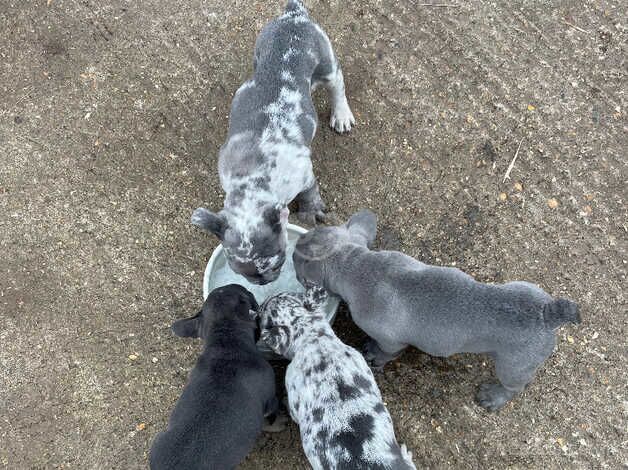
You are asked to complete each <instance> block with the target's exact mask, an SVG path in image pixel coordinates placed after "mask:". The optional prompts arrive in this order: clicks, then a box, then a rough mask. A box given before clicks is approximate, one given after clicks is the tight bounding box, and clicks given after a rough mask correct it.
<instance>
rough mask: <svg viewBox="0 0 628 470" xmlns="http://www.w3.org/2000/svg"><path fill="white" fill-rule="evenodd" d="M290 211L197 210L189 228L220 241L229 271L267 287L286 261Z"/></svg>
mask: <svg viewBox="0 0 628 470" xmlns="http://www.w3.org/2000/svg"><path fill="white" fill-rule="evenodd" d="M288 214H289V210H288V208H286V207H280V206H275V205H265V206H262V207H260V208H257V209H256V210H255V211H254V213H250V214H249V213H244V212H242V211H237V212H234V213H232V212H231V211H227V210H222V211H220V212H219V213H218V214H215V213H213V212H210V211H208V210H207V209H203V208H198V209H196V210H195V211H194V213H193V214H192V224H194V225H196V226H198V227H200V228H202V229H203V230H205V231H207V232H210V233H213V234H214V235H216V236H217V237H218V238H219V239H220V240H221V241H222V246H223V248H224V250H225V255H226V257H227V261H228V263H229V266H230V267H231V269H232V270H233V271H234V272H236V273H238V274H240V275H242V276H244V277H245V278H246V280H247V281H249V282H251V283H253V284H260V285H263V284H268V283H269V282H272V281H274V280H275V279H277V278H278V277H279V274H280V272H281V267H282V266H283V263H284V261H285V259H286V240H287V229H286V227H287V224H288Z"/></svg>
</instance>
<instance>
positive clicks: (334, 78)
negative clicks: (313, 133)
mask: <svg viewBox="0 0 628 470" xmlns="http://www.w3.org/2000/svg"><path fill="white" fill-rule="evenodd" d="M325 86H326V88H327V89H328V90H329V93H330V95H331V100H332V104H331V107H332V109H331V119H330V120H329V125H330V126H331V128H332V129H334V130H335V131H336V132H339V133H341V134H342V133H343V132H349V131H350V130H351V126H353V125H355V118H354V117H353V113H352V112H351V108H349V103H348V102H347V96H346V94H345V80H344V77H343V75H342V69H341V68H340V66H338V67H337V68H336V71H335V72H334V73H332V74H331V75H329V76H328V77H327V81H326V83H325Z"/></svg>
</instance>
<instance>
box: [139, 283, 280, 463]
mask: <svg viewBox="0 0 628 470" xmlns="http://www.w3.org/2000/svg"><path fill="white" fill-rule="evenodd" d="M257 308H258V305H257V302H256V301H255V298H254V297H253V295H252V294H251V293H250V292H249V291H247V290H246V289H245V288H244V287H242V286H239V285H236V284H231V285H228V286H225V287H220V288H218V289H215V290H214V291H212V292H211V293H210V294H209V296H208V297H207V299H206V300H205V304H204V305H203V309H202V310H201V311H200V312H199V313H198V314H197V315H195V316H193V317H191V318H187V319H184V320H179V321H177V322H175V323H174V324H173V325H172V330H173V331H174V333H175V334H176V335H177V336H182V337H194V338H197V337H201V338H203V340H204V341H205V348H204V350H203V352H202V353H201V355H200V357H199V359H198V361H197V362H196V365H195V366H194V368H193V369H192V372H191V373H190V376H189V379H188V383H187V384H186V386H185V388H184V389H183V393H182V394H181V397H180V398H179V400H178V401H177V403H176V405H175V407H174V410H173V411H172V414H171V415H170V420H169V422H168V427H167V429H166V431H164V432H161V433H159V434H158V435H157V437H155V440H154V441H153V445H152V447H151V451H150V468H151V469H152V470H162V469H163V470H166V469H168V470H174V469H185V470H192V469H211V470H227V469H233V468H235V467H236V466H237V465H238V464H239V463H240V462H241V461H242V460H243V459H244V457H246V455H247V454H248V453H249V451H250V450H251V448H252V447H253V445H254V443H255V440H256V439H257V437H258V435H259V434H260V432H261V431H262V427H263V425H264V417H265V416H269V415H273V414H274V413H275V412H276V411H277V408H278V400H277V398H276V396H275V376H274V372H273V369H272V367H271V366H270V364H269V363H268V362H267V361H266V360H265V359H264V358H263V357H262V355H261V353H260V352H259V350H258V349H257V346H256V344H255V343H256V340H257V339H258V338H257V336H258V333H259V328H258V325H257V321H256V319H255V317H254V316H251V315H250V312H251V311H255V310H257Z"/></svg>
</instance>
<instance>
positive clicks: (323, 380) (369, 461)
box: [260, 289, 415, 470]
mask: <svg viewBox="0 0 628 470" xmlns="http://www.w3.org/2000/svg"><path fill="white" fill-rule="evenodd" d="M324 294H325V293H324V291H323V290H322V289H311V290H309V291H308V292H307V293H305V294H291V293H282V294H278V295H276V296H274V297H271V298H270V299H268V300H267V301H266V302H264V305H263V306H262V308H261V309H260V326H261V328H262V339H264V340H265V341H266V343H267V344H268V345H269V346H270V347H271V348H272V349H273V350H274V351H275V352H276V353H278V354H282V355H283V356H285V357H286V358H288V359H290V360H291V362H290V365H289V366H288V369H287V371H286V390H287V391H288V407H289V411H290V414H291V416H292V419H294V421H295V422H296V423H297V424H298V425H299V430H300V432H301V440H302V442H303V449H304V451H305V454H306V456H307V458H308V460H309V461H310V464H311V465H312V467H313V468H314V469H315V470H320V469H347V470H349V469H351V470H393V469H394V470H411V469H414V468H415V466H414V464H413V463H412V455H411V454H410V453H409V452H408V451H407V449H406V447H405V445H401V446H400V445H399V444H398V443H397V440H396V438H395V432H394V429H393V423H392V419H391V418H390V415H389V414H388V410H387V409H386V407H385V405H384V403H383V401H382V397H381V394H380V391H379V389H378V387H377V384H376V382H375V378H374V377H373V373H372V372H371V370H370V368H369V366H368V364H367V363H366V361H365V360H364V358H363V357H362V355H361V354H360V353H359V352H358V351H356V350H355V349H353V348H351V347H349V346H347V345H345V344H343V343H342V342H341V341H340V340H339V339H338V338H337V337H336V335H335V334H334V331H333V330H332V329H331V326H330V325H329V323H328V322H327V320H326V319H325V317H324V314H323V312H322V310H321V308H320V306H321V305H322V302H323V301H324V299H325V295H324Z"/></svg>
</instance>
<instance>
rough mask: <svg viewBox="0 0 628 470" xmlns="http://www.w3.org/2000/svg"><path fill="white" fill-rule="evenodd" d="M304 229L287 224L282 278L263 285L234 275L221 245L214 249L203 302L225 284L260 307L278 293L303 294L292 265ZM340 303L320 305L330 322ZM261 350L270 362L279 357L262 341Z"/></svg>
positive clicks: (332, 300) (333, 298) (334, 300)
mask: <svg viewBox="0 0 628 470" xmlns="http://www.w3.org/2000/svg"><path fill="white" fill-rule="evenodd" d="M306 232H307V230H306V229H304V228H303V227H299V226H298V225H292V224H288V243H287V245H286V261H285V263H284V265H283V267H282V268H281V275H280V276H279V277H278V278H277V279H276V280H275V281H273V282H270V283H268V284H265V285H263V286H260V285H257V284H252V283H250V282H248V281H247V280H246V279H245V278H244V277H242V276H240V275H239V274H236V273H234V272H233V271H232V270H231V268H230V267H229V265H228V264H227V258H226V257H225V253H224V250H223V248H222V245H218V247H217V248H216V249H215V250H214V252H213V253H212V255H211V258H209V261H208V262H207V267H206V268H205V276H204V278H203V299H206V298H207V296H208V295H209V293H210V292H211V291H212V290H214V289H216V288H217V287H222V286H224V285H227V284H240V285H242V286H244V287H245V288H247V289H248V290H249V291H251V293H252V294H253V295H254V296H255V299H256V300H257V302H258V303H259V304H260V305H261V304H262V303H263V302H264V301H265V300H266V299H267V298H268V297H271V296H273V295H275V294H278V293H280V292H303V291H304V290H305V289H304V288H303V286H302V285H301V284H300V283H299V281H297V279H296V276H295V274H294V266H293V264H292V253H293V252H294V246H295V245H296V243H297V240H298V238H299V236H300V235H301V234H303V233H306ZM339 303H340V301H339V299H338V297H336V296H334V295H330V296H329V299H328V300H327V302H326V303H325V305H324V306H323V309H324V311H325V315H326V317H327V320H328V321H329V323H332V322H333V321H334V318H335V316H336V310H337V309H338V304H339ZM257 346H258V348H259V349H260V351H262V352H263V353H264V355H266V356H267V357H269V358H271V359H276V358H278V356H277V355H276V354H275V353H273V352H272V351H271V350H270V348H269V347H268V346H266V344H265V343H264V342H263V341H261V340H260V341H259V342H258V343H257Z"/></svg>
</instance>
